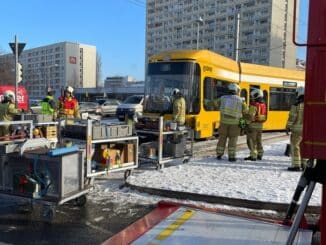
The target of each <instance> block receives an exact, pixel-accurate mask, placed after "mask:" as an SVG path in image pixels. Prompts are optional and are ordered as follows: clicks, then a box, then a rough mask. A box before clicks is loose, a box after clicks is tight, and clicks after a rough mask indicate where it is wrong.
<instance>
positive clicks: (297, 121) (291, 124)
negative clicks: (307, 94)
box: [286, 102, 304, 133]
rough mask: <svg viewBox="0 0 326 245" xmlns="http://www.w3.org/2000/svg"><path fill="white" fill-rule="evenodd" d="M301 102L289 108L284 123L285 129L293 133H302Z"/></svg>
mask: <svg viewBox="0 0 326 245" xmlns="http://www.w3.org/2000/svg"><path fill="white" fill-rule="evenodd" d="M303 105H304V104H303V102H301V103H298V104H295V105H293V106H292V107H291V110H290V113H289V119H288V121H287V123H286V128H287V129H289V130H291V131H292V132H295V133H301V132H302V123H303Z"/></svg>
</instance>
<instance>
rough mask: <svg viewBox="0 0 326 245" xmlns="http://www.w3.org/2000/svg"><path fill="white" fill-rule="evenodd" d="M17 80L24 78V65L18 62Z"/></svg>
mask: <svg viewBox="0 0 326 245" xmlns="http://www.w3.org/2000/svg"><path fill="white" fill-rule="evenodd" d="M16 80H17V82H21V81H22V80H23V66H22V65H21V64H20V63H17V79H16Z"/></svg>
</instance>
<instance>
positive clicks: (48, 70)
mask: <svg viewBox="0 0 326 245" xmlns="http://www.w3.org/2000/svg"><path fill="white" fill-rule="evenodd" d="M57 66H59V64H57V63H55V64H53V65H49V66H47V68H46V71H47V72H46V77H45V78H46V83H47V86H48V87H49V86H50V83H51V68H52V67H57Z"/></svg>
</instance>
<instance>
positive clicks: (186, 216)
mask: <svg viewBox="0 0 326 245" xmlns="http://www.w3.org/2000/svg"><path fill="white" fill-rule="evenodd" d="M195 213H196V211H194V210H189V209H187V210H186V211H185V212H184V213H183V214H182V215H181V216H180V217H179V218H178V219H177V220H176V221H174V222H173V223H172V224H171V225H169V226H168V227H167V228H166V229H165V230H163V231H162V232H161V233H160V234H158V235H157V236H156V237H155V238H154V240H156V241H163V240H165V239H167V238H168V237H169V236H171V234H172V233H173V232H175V231H176V230H177V229H178V228H179V227H180V226H182V225H183V224H184V223H185V222H186V221H187V220H189V219H190V218H191V217H192V216H193V215H194V214H195ZM155 244H156V243H155V241H153V242H152V241H150V242H148V243H147V245H155Z"/></svg>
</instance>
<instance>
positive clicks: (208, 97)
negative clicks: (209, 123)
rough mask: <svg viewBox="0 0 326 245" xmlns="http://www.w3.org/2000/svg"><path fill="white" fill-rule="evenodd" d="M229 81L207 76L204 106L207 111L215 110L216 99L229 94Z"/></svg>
mask: <svg viewBox="0 0 326 245" xmlns="http://www.w3.org/2000/svg"><path fill="white" fill-rule="evenodd" d="M228 84H229V83H228V82H225V81H221V80H217V79H215V78H211V77H206V78H205V80H204V108H205V110H206V111H215V110H216V108H214V101H215V100H216V99H217V98H220V97H221V96H223V95H226V94H228Z"/></svg>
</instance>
